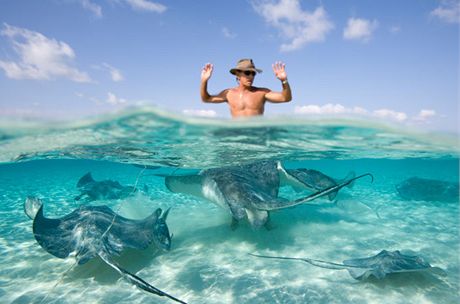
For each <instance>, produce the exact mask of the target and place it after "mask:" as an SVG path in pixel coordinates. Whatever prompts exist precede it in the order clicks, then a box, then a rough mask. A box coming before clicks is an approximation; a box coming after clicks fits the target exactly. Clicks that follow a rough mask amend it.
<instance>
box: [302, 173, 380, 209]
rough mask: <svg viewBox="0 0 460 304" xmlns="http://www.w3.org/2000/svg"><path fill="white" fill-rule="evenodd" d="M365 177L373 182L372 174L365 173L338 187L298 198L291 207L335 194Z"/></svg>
mask: <svg viewBox="0 0 460 304" xmlns="http://www.w3.org/2000/svg"><path fill="white" fill-rule="evenodd" d="M365 176H369V177H370V178H371V182H373V181H374V176H373V175H372V174H370V173H365V174H362V175H359V176H356V177H353V178H351V179H348V180H346V181H344V182H342V183H340V184H338V185H335V186H332V187H329V188H326V189H323V190H320V191H318V192H315V193H313V194H310V195H309V196H306V197H303V198H299V199H297V200H295V201H294V202H293V206H295V205H298V204H303V203H307V202H309V201H312V200H314V199H317V198H319V197H322V196H325V195H330V194H331V193H337V191H339V190H340V189H342V188H343V187H346V186H349V185H351V184H352V183H354V181H355V180H357V179H360V178H362V177H365Z"/></svg>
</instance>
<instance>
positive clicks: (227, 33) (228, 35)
mask: <svg viewBox="0 0 460 304" xmlns="http://www.w3.org/2000/svg"><path fill="white" fill-rule="evenodd" d="M222 34H223V35H224V37H225V38H230V39H233V38H236V36H237V35H236V34H235V33H232V32H231V31H230V30H229V29H228V28H227V27H223V28H222Z"/></svg>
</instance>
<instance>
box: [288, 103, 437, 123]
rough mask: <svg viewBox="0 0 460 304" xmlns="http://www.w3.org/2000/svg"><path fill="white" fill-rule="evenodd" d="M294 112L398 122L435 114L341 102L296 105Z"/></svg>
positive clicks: (424, 110)
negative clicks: (409, 112) (367, 107)
mask: <svg viewBox="0 0 460 304" xmlns="http://www.w3.org/2000/svg"><path fill="white" fill-rule="evenodd" d="M294 113H295V114H302V115H332V116H335V115H358V116H364V117H369V118H374V119H375V118H379V119H385V120H392V121H398V122H407V123H410V122H423V123H429V120H430V119H431V118H433V117H434V116H436V112H435V111H434V110H426V109H423V110H420V112H419V113H418V114H417V115H415V116H413V117H409V116H408V115H407V114H406V113H404V112H398V111H394V110H390V109H379V110H374V111H370V110H367V109H364V108H361V107H352V108H347V107H345V106H343V105H341V104H331V103H328V104H325V105H322V106H320V105H305V106H296V107H295V108H294Z"/></svg>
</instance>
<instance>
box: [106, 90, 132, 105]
mask: <svg viewBox="0 0 460 304" xmlns="http://www.w3.org/2000/svg"><path fill="white" fill-rule="evenodd" d="M105 102H106V103H108V104H111V105H120V104H124V103H126V102H127V101H126V99H124V98H119V97H117V96H116V95H115V94H113V93H111V92H108V93H107V99H106V101H105Z"/></svg>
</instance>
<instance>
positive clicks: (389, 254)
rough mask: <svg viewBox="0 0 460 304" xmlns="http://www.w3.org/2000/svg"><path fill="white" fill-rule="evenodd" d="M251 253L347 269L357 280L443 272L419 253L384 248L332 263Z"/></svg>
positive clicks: (322, 266)
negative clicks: (367, 255) (364, 255)
mask: <svg viewBox="0 0 460 304" xmlns="http://www.w3.org/2000/svg"><path fill="white" fill-rule="evenodd" d="M250 255H252V256H255V257H261V258H269V259H281V260H298V261H303V262H307V263H309V264H311V265H314V266H318V267H321V268H327V269H346V270H348V273H349V274H350V275H351V276H352V277H353V278H354V279H356V280H360V281H361V280H367V279H370V278H376V279H379V280H381V279H383V278H385V277H386V276H387V275H389V274H394V273H403V272H404V273H408V272H421V271H433V272H435V273H438V274H443V273H444V271H443V270H442V269H441V268H438V267H433V266H431V265H430V264H429V263H428V262H427V261H426V260H425V259H423V258H422V257H420V256H417V255H406V254H402V253H401V252H400V251H399V250H395V251H387V250H382V251H380V252H379V253H378V254H376V255H374V256H371V257H366V258H356V259H349V260H345V261H343V263H342V264H340V263H332V262H326V261H321V260H315V259H309V258H294V257H282V256H267V255H257V254H252V253H250Z"/></svg>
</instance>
